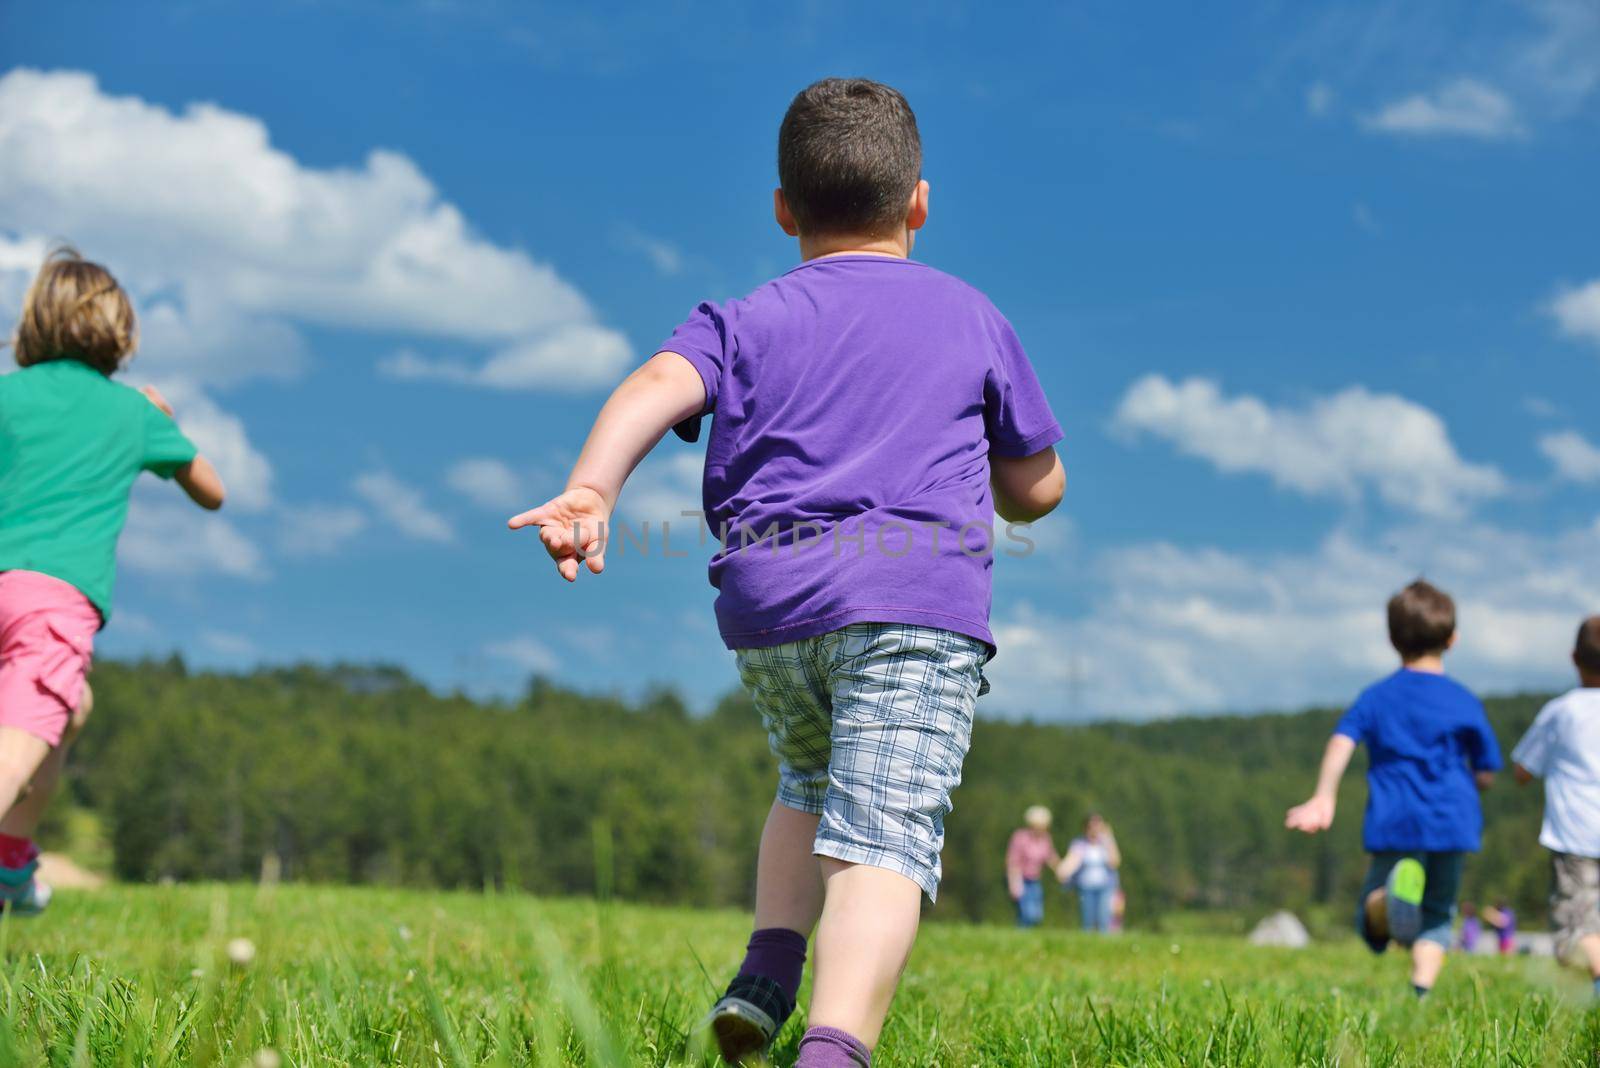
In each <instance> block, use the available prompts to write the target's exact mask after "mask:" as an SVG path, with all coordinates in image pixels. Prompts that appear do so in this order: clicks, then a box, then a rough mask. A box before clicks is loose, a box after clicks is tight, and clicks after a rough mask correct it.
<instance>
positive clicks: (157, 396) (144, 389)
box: [139, 386, 176, 419]
mask: <svg viewBox="0 0 1600 1068" xmlns="http://www.w3.org/2000/svg"><path fill="white" fill-rule="evenodd" d="M139 392H140V393H143V394H144V395H145V399H146V400H148V401H149V402H150V403H151V404H154V405H155V406H156V407H157V408H160V409H161V410H162V411H163V412H165V413H166V414H167V418H168V419H173V418H176V417H175V416H174V415H173V414H172V405H170V404H168V403H167V398H165V397H163V396H162V395H161V391H160V390H159V389H157V388H156V387H155V386H141V387H139Z"/></svg>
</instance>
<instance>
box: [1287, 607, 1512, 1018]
mask: <svg viewBox="0 0 1600 1068" xmlns="http://www.w3.org/2000/svg"><path fill="white" fill-rule="evenodd" d="M1389 641H1390V643H1391V644H1392V645H1393V646H1394V647H1395V651H1396V652H1398V653H1399V654H1400V670H1399V671H1396V672H1395V673H1394V674H1392V675H1390V676H1389V677H1388V678H1386V679H1383V680H1381V681H1379V682H1376V683H1373V684H1372V685H1371V686H1369V687H1367V689H1366V690H1365V691H1363V692H1362V694H1361V696H1360V697H1359V698H1357V699H1356V702H1355V704H1353V705H1351V706H1350V708H1349V710H1348V711H1347V712H1345V714H1344V717H1343V718H1342V719H1340V720H1339V725H1338V726H1337V727H1335V728H1334V732H1333V737H1332V738H1330V739H1328V747H1327V749H1326V750H1325V751H1324V753H1323V755H1322V770H1321V772H1320V774H1319V775H1318V776H1317V790H1316V793H1314V794H1312V795H1311V799H1310V800H1309V801H1307V802H1306V803H1305V804H1303V805H1296V806H1295V807H1294V808H1291V809H1290V810H1289V814H1288V816H1287V818H1286V819H1285V820H1284V824H1285V826H1287V827H1289V828H1290V829H1291V830H1297V831H1304V832H1305V833H1307V834H1315V833H1316V832H1318V831H1325V830H1327V829H1328V827H1329V826H1330V825H1332V823H1333V813H1334V807H1335V803H1336V799H1337V795H1338V790H1339V780H1340V778H1342V777H1343V775H1344V771H1345V768H1346V767H1348V766H1349V764H1350V758H1351V756H1352V755H1354V753H1355V751H1356V746H1357V745H1359V744H1361V743H1363V742H1365V743H1366V746H1367V752H1368V757H1369V763H1368V768H1367V791H1368V794H1367V816H1366V822H1365V825H1364V828H1363V832H1362V843H1363V845H1364V847H1365V848H1366V850H1367V852H1368V853H1371V854H1372V864H1371V866H1370V867H1369V868H1368V869H1367V878H1366V881H1365V882H1364V883H1363V884H1362V887H1361V898H1360V902H1359V904H1358V905H1357V908H1356V927H1357V929H1358V930H1360V932H1361V936H1362V937H1363V938H1365V939H1366V941H1367V945H1369V946H1371V947H1372V951H1373V952H1374V953H1382V952H1383V951H1384V950H1385V949H1386V948H1388V945H1389V942H1390V941H1391V940H1392V941H1395V942H1398V943H1399V944H1401V945H1403V946H1408V947H1410V949H1411V987H1412V989H1413V990H1414V991H1415V992H1416V994H1417V996H1418V997H1422V996H1424V995H1426V994H1427V993H1428V991H1429V990H1431V989H1432V988H1433V984H1434V981H1435V980H1436V979H1438V977H1439V971H1440V969H1441V968H1443V967H1444V956H1445V951H1446V949H1448V948H1449V945H1450V934H1451V927H1452V923H1453V920H1454V918H1455V900H1456V892H1457V890H1458V889H1459V888H1460V885H1461V864H1462V859H1463V857H1464V855H1465V854H1467V853H1476V852H1477V851H1478V845H1479V840H1480V839H1481V837H1482V834H1483V810H1482V808H1481V807H1480V806H1479V804H1478V792H1479V791H1480V790H1487V789H1488V788H1489V786H1490V785H1491V784H1492V783H1493V782H1494V773H1495V772H1496V771H1497V770H1499V768H1500V746H1499V743H1498V742H1496V741H1495V737H1494V731H1493V730H1492V729H1491V728H1490V727H1489V719H1488V717H1487V716H1486V715H1485V714H1484V711H1483V705H1482V703H1480V702H1479V701H1478V699H1477V698H1476V697H1474V696H1473V695H1472V693H1471V692H1470V691H1469V690H1467V688H1466V687H1464V686H1462V685H1461V684H1460V683H1458V682H1456V681H1454V680H1453V679H1450V678H1448V677H1447V676H1446V675H1445V673H1444V654H1445V652H1446V650H1448V649H1449V648H1450V647H1451V646H1453V645H1455V641H1456V606H1455V602H1453V601H1452V600H1451V599H1450V595H1449V594H1447V593H1445V592H1444V591H1442V590H1439V589H1437V588H1435V587H1434V586H1431V585H1429V584H1428V583H1426V582H1423V581H1421V580H1420V579H1419V580H1418V581H1416V582H1413V583H1412V584H1411V585H1409V586H1407V587H1406V588H1405V589H1403V590H1401V591H1400V592H1399V593H1397V594H1395V595H1394V596H1393V597H1392V598H1390V600H1389Z"/></svg>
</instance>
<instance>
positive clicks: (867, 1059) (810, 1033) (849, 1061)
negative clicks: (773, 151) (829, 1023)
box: [794, 1027, 872, 1068]
mask: <svg viewBox="0 0 1600 1068" xmlns="http://www.w3.org/2000/svg"><path fill="white" fill-rule="evenodd" d="M871 1066H872V1051H871V1050H870V1049H868V1048H867V1047H866V1046H863V1045H862V1044H861V1040H860V1039H859V1038H857V1037H856V1036H855V1035H852V1034H851V1033H850V1032H848V1031H841V1030H839V1029H838V1028H837V1027H808V1028H806V1033H805V1036H804V1037H803V1038H801V1039H800V1059H799V1060H797V1061H795V1062H794V1068H871Z"/></svg>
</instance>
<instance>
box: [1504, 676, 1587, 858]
mask: <svg viewBox="0 0 1600 1068" xmlns="http://www.w3.org/2000/svg"><path fill="white" fill-rule="evenodd" d="M1511 759H1512V760H1513V761H1514V762H1515V763H1518V764H1521V765H1522V766H1523V767H1525V768H1527V769H1528V770H1529V771H1531V772H1533V773H1534V774H1535V775H1537V776H1539V777H1540V778H1542V779H1544V827H1543V828H1541V830H1540V831H1539V844H1540V845H1542V846H1544V847H1545V848H1546V849H1553V850H1555V851H1556V852H1557V853H1571V854H1572V855H1574V856H1579V857H1600V689H1577V690H1572V691H1570V692H1569V693H1565V694H1562V695H1561V696H1560V697H1557V698H1556V699H1555V700H1554V701H1551V702H1550V703H1549V704H1547V705H1545V706H1544V708H1543V709H1542V710H1541V711H1540V713H1539V717H1538V718H1537V719H1535V720H1534V721H1533V726H1531V727H1529V728H1528V733H1527V734H1524V735H1523V736H1522V741H1520V742H1518V743H1517V747H1516V748H1515V749H1514V750H1512V751H1511Z"/></svg>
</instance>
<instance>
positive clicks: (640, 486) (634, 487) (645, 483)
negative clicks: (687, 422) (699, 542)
mask: <svg viewBox="0 0 1600 1068" xmlns="http://www.w3.org/2000/svg"><path fill="white" fill-rule="evenodd" d="M705 464H706V455H705V452H704V451H703V450H701V449H699V448H693V449H686V448H684V447H683V446H682V445H681V444H680V443H679V442H678V441H677V439H676V438H673V437H671V436H670V435H669V437H668V439H667V440H666V441H665V442H664V443H663V444H662V445H661V446H660V447H659V448H657V449H656V451H655V452H653V453H652V454H651V455H650V456H648V457H646V458H645V461H644V462H643V463H641V464H640V465H639V468H638V470H637V471H635V472H634V473H633V475H632V476H631V477H629V479H628V484H627V486H626V487H625V488H624V489H623V491H622V496H621V497H620V498H618V500H617V512H618V515H619V517H620V518H621V519H622V520H623V521H624V522H627V523H631V524H633V527H634V529H635V530H636V531H637V530H640V529H642V527H641V525H642V524H644V523H649V524H650V528H651V529H652V530H656V531H659V530H660V529H661V524H662V523H670V524H672V529H674V530H684V531H689V530H693V529H695V527H696V520H695V519H693V518H686V517H684V515H683V513H684V512H686V511H688V512H698V511H699V510H700V505H701V495H700V480H701V475H702V473H703V472H704V470H705ZM673 540H674V543H676V542H677V536H676V535H674V537H673Z"/></svg>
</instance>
